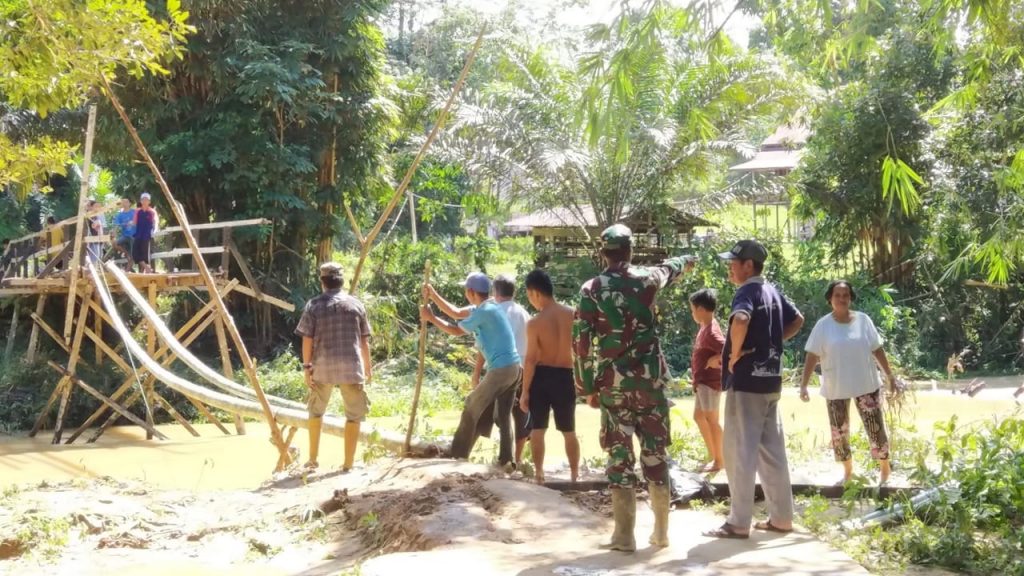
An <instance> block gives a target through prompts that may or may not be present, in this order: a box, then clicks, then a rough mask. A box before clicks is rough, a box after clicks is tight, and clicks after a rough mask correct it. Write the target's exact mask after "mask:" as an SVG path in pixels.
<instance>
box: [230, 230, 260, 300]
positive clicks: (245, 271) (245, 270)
mask: <svg viewBox="0 0 1024 576" xmlns="http://www.w3.org/2000/svg"><path fill="white" fill-rule="evenodd" d="M228 250H230V251H231V255H232V256H234V257H235V262H237V263H238V267H239V268H240V269H241V270H242V276H244V277H245V281H246V282H248V283H249V287H250V288H252V290H253V292H255V293H256V298H260V297H261V296H263V291H262V290H260V285H259V284H258V283H257V282H256V277H255V276H253V273H252V270H250V269H249V263H248V262H246V261H245V258H244V257H243V256H242V253H241V251H239V250H238V246H237V245H236V244H235V241H234V240H233V239H231V238H228Z"/></svg>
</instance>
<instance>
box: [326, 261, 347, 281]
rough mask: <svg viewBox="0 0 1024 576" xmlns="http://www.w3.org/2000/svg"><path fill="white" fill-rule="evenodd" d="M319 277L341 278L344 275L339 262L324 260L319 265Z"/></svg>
mask: <svg viewBox="0 0 1024 576" xmlns="http://www.w3.org/2000/svg"><path fill="white" fill-rule="evenodd" d="M320 277H321V278H342V277H344V270H343V269H342V267H341V264H338V263H337V262H324V263H323V264H321V265H320Z"/></svg>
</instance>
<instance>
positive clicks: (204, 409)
mask: <svg viewBox="0 0 1024 576" xmlns="http://www.w3.org/2000/svg"><path fill="white" fill-rule="evenodd" d="M185 399H186V400H188V401H189V402H191V403H192V405H193V406H195V407H196V410H199V413H200V414H202V415H203V416H204V417H205V418H206V419H207V420H209V421H210V424H213V425H214V426H216V427H217V428H219V429H220V431H221V432H223V433H224V434H226V435H227V436H231V432H229V431H228V429H227V428H225V427H224V424H222V423H221V421H220V420H218V419H217V417H216V416H214V415H213V413H212V412H210V409H209V408H207V407H206V404H203V403H202V402H200V401H199V400H196V399H194V398H192V397H191V396H186V397H185Z"/></svg>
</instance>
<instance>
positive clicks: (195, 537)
mask: <svg viewBox="0 0 1024 576" xmlns="http://www.w3.org/2000/svg"><path fill="white" fill-rule="evenodd" d="M324 503H328V505H324ZM0 504H2V506H0V543H4V544H3V545H0V551H2V550H4V549H5V548H4V547H5V546H6V555H8V556H13V557H12V558H10V559H7V560H0V573H4V574H12V575H16V576H23V575H28V574H39V573H41V572H44V571H45V572H46V573H48V574H74V575H76V576H77V575H83V576H91V575H94V574H95V575H97V576H99V575H107V574H111V573H125V574H127V573H131V572H139V573H145V574H148V575H153V574H218V575H222V576H224V575H231V574H255V575H264V574H266V575H285V574H287V575H301V576H315V575H321V574H323V575H328V574H329V575H337V574H345V573H359V574H363V575H368V574H380V575H383V574H388V575H391V574H400V573H414V572H420V571H422V569H423V568H424V567H426V566H434V567H437V566H445V567H446V568H447V570H446V572H447V573H448V574H473V575H474V576H480V575H489V574H503V575H505V574H508V575H520V574H522V575H527V574H531V575H532V574H537V575H540V574H557V575H561V576H590V575H598V574H600V575H616V576H622V575H626V574H678V573H681V572H687V573H691V572H692V573H695V574H733V573H735V574H739V573H741V571H742V573H744V574H751V573H753V574H779V573H786V574H815V575H826V574H858V573H866V572H864V571H863V569H862V568H860V567H859V566H858V565H857V564H855V563H854V562H852V561H851V560H850V559H848V558H846V557H845V556H843V555H842V554H840V553H838V552H836V551H834V550H832V549H830V548H829V547H828V546H826V545H824V544H822V543H820V542H818V541H816V540H814V539H813V538H810V537H808V536H800V535H790V536H784V537H774V538H773V537H770V536H768V535H760V534H759V535H755V537H754V538H752V539H751V540H749V541H746V542H721V541H711V540H708V539H706V538H703V537H701V536H699V532H700V530H701V529H702V528H706V527H709V526H713V525H714V524H715V523H716V522H719V521H720V519H717V518H715V517H713V516H712V515H710V514H706V513H698V512H693V511H676V512H673V514H672V519H671V523H672V531H671V537H672V539H673V546H672V547H670V548H668V549H665V550H657V551H655V550H652V549H648V548H643V542H644V541H645V537H646V535H647V533H648V532H649V531H650V522H651V516H650V512H649V510H647V508H646V505H643V504H641V506H640V511H639V517H640V518H639V522H638V527H637V534H638V541H639V542H640V543H641V547H642V549H641V550H640V551H638V552H637V553H636V554H632V555H626V554H619V553H604V552H601V551H599V550H598V549H597V544H598V543H599V542H600V540H601V539H602V538H603V537H604V536H605V535H606V533H607V532H608V531H609V520H608V519H607V518H606V517H605V516H602V515H600V514H598V513H595V512H592V511H590V510H587V509H585V508H584V507H581V506H579V505H578V504H577V503H576V502H575V501H574V500H573V499H571V498H569V497H566V496H565V495H563V494H561V493H558V492H555V491H553V490H549V489H547V488H542V487H538V486H535V485H533V484H530V483H526V482H523V481H520V480H512V479H508V478H507V477H505V476H504V475H502V474H495V472H494V471H493V470H492V469H490V468H488V467H485V466H481V465H475V464H469V463H465V462H461V463H460V462H454V461H440V460H438V461H426V460H419V461H417V460H406V461H392V460H381V461H378V462H376V463H375V464H374V465H372V466H369V467H366V468H363V469H357V470H356V471H354V472H352V473H350V474H344V475H342V474H339V473H337V472H334V473H330V472H328V473H320V474H318V475H316V476H313V477H306V478H302V477H297V476H293V477H289V478H283V479H281V480H280V481H278V482H276V483H270V484H267V485H265V486H263V487H261V488H259V489H255V490H211V491H203V492H197V491H188V490H173V489H157V488H154V487H153V486H151V485H148V484H144V483H141V482H118V481H114V480H110V479H100V480H91V481H81V480H80V481H76V482H66V483H55V484H49V485H42V486H36V487H32V488H26V489H24V490H22V491H15V490H10V489H8V490H7V491H5V493H4V495H3V496H2V500H0ZM320 509H327V510H328V511H329V513H327V514H323V513H320V512H319V510H320ZM19 545H20V546H21V548H22V549H21V550H15V549H14V547H15V546H19ZM0 555H4V554H0ZM808 558H813V559H814V563H813V568H805V567H803V564H805V563H806V559H808ZM752 570H753V571H752Z"/></svg>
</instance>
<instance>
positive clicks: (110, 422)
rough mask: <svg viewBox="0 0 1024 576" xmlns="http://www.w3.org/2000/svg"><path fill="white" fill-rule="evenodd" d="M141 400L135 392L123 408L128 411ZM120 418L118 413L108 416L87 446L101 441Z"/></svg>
mask: <svg viewBox="0 0 1024 576" xmlns="http://www.w3.org/2000/svg"><path fill="white" fill-rule="evenodd" d="M140 398H142V394H140V393H139V392H138V391H136V392H133V393H132V395H131V396H129V397H128V400H126V401H125V402H124V403H123V404H121V406H122V407H123V408H124V409H125V410H128V409H129V408H131V407H132V405H134V404H135V403H136V402H138V401H139V399H140ZM103 407H104V408H106V407H107V405H106V404H104V405H103ZM119 416H120V414H118V413H117V412H114V413H113V414H111V415H110V416H108V417H107V419H106V420H104V421H103V424H102V425H101V426H100V427H99V428H97V429H96V432H94V433H93V435H92V436H91V437H90V438H89V439H88V440H86V441H85V443H86V444H92V443H93V442H95V441H97V440H99V439H100V436H102V435H103V433H104V432H106V431H107V429H109V428H110V427H111V426H113V425H114V422H117V418H118V417H119ZM68 443H69V444H70V442H68Z"/></svg>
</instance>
